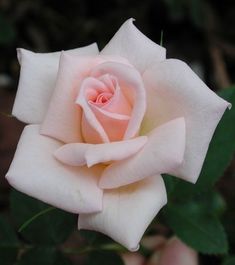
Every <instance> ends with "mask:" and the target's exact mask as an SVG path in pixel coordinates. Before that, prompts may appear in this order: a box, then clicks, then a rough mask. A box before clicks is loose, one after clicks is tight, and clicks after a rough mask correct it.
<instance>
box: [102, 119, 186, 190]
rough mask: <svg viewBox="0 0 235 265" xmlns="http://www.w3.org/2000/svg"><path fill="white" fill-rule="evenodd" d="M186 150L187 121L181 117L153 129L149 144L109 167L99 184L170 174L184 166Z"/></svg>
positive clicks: (119, 183) (120, 183)
mask: <svg viewBox="0 0 235 265" xmlns="http://www.w3.org/2000/svg"><path fill="white" fill-rule="evenodd" d="M184 149H185V121H184V118H178V119H175V120H172V121H170V122H168V123H166V124H163V125H162V126H159V127H157V128H156V129H154V130H153V131H151V133H149V135H148V141H147V143H146V144H145V145H144V147H143V148H142V149H141V150H140V151H139V152H138V153H137V154H136V155H134V156H132V157H130V158H128V159H125V160H123V161H118V162H114V163H112V164H111V165H109V166H108V167H106V169H105V170H104V171H103V173H102V175H101V178H100V181H99V186H100V187H101V188H102V189H113V188H117V187H120V186H123V185H127V184H130V183H133V182H136V181H139V180H141V179H143V178H146V177H149V176H152V175H155V174H161V173H168V172H169V171H172V170H173V169H175V168H177V167H178V166H179V165H181V163H182V161H183V157H184Z"/></svg>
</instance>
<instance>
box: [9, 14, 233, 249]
mask: <svg viewBox="0 0 235 265" xmlns="http://www.w3.org/2000/svg"><path fill="white" fill-rule="evenodd" d="M165 53H166V51H165V49H164V48H163V47H161V46H159V45H157V44H155V43H154V42H152V41H151V40H150V39H148V38H147V37H146V36H144V35H143V34H142V33H141V32H140V31H139V30H138V29H137V28H136V27H135V26H134V25H133V20H132V19H129V20H127V21H126V22H125V23H124V24H123V25H122V26H121V28H120V29H119V30H118V32H117V33H116V34H115V35H114V37H113V38H112V39H111V41H110V42H109V43H108V44H107V45H106V47H105V48H104V49H103V50H102V51H101V52H99V51H98V48H97V46H96V44H92V45H90V46H87V47H84V48H80V49H74V50H70V51H65V52H56V53H49V54H39V53H33V52H30V51H27V50H24V49H19V50H18V58H19V62H20V64H21V72H20V81H19V88H18V92H17V95H16V99H15V103H14V107H13V115H14V116H16V117H17V118H18V119H19V120H21V121H23V122H25V123H29V124H31V125H28V126H26V127H25V129H24V131H23V133H22V136H21V139H20V141H19V144H18V147H17V150H16V154H15V157H14V160H13V162H12V164H11V167H10V169H9V172H8V173H7V176H6V177H7V179H8V181H9V182H10V184H11V185H12V186H13V187H15V188H16V189H18V190H20V191H21V192H24V193H26V194H28V195H30V196H33V197H35V198H37V199H40V200H42V201H44V202H47V203H49V204H51V205H54V206H56V207H59V208H62V209H64V210H66V211H69V212H73V213H78V214H79V221H78V228H79V229H91V230H97V231H100V232H102V233H105V234H107V235H109V236H110V237H112V238H113V239H114V240H116V241H117V242H119V243H120V244H123V245H124V246H125V247H127V248H128V249H129V250H131V251H134V250H137V249H138V245H139V241H140V239H141V237H142V235H143V233H144V231H145V229H146V228H147V226H148V225H149V224H150V222H151V221H152V219H153V218H154V217H155V215H156V214H157V213H158V212H159V210H160V209H161V208H162V206H163V205H165V203H166V200H167V199H166V190H165V185H164V182H163V179H162V177H161V174H162V173H169V174H173V175H175V176H178V177H180V178H183V179H185V180H188V181H190V182H193V183H195V182H196V180H197V178H198V176H199V173H200V171H201V168H202V164H203V161H204V158H205V155H206V152H207V149H208V145H209V142H210V140H211V137H212V135H213V132H214V130H215V128H216V126H217V123H218V122H219V120H220V118H221V117H222V115H223V113H224V111H225V109H226V108H227V107H228V106H229V103H228V102H226V101H224V100H223V99H221V98H220V97H218V96H217V95H216V94H215V93H214V92H212V91H211V90H210V89H209V88H208V87H207V86H206V85H205V84H204V83H203V82H202V81H201V80H200V79H199V78H198V77H197V76H196V75H195V73H194V72H193V71H192V70H191V69H190V68H189V67H188V66H187V65H186V64H185V63H183V62H182V61H179V60H175V59H166V57H165Z"/></svg>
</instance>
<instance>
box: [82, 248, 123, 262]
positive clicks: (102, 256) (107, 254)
mask: <svg viewBox="0 0 235 265" xmlns="http://www.w3.org/2000/svg"><path fill="white" fill-rule="evenodd" d="M110 263H111V264H112V265H124V262H123V260H122V259H121V257H120V255H118V254H117V253H116V252H113V251H93V252H91V254H90V255H89V257H88V259H87V261H86V263H85V265H105V264H110Z"/></svg>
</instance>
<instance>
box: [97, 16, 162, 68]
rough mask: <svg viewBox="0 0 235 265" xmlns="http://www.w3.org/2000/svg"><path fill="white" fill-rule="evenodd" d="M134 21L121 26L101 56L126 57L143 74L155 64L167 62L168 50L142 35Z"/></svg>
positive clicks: (130, 20)
mask: <svg viewBox="0 0 235 265" xmlns="http://www.w3.org/2000/svg"><path fill="white" fill-rule="evenodd" d="M133 21H134V19H132V18H131V19H128V20H127V21H126V22H125V23H124V24H123V25H122V26H121V28H120V29H119V30H118V31H117V33H116V34H115V35H114V37H113V38H112V39H111V40H110V42H109V43H108V44H107V45H106V46H105V47H104V49H103V50H102V51H101V54H104V55H119V56H122V57H125V58H127V59H128V60H129V62H130V63H132V64H133V65H134V66H135V67H136V68H137V69H138V70H139V71H140V72H143V71H145V70H146V69H147V68H148V67H149V66H150V65H152V64H153V63H154V62H159V61H163V60H165V58H166V50H165V48H163V47H161V46H159V45H158V44H156V43H154V42H153V41H151V40H150V39H149V38H147V37H146V36H145V35H144V34H143V33H141V32H140V31H139V30H138V29H137V28H136V27H135V26H134V25H133Z"/></svg>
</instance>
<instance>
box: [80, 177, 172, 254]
mask: <svg viewBox="0 0 235 265" xmlns="http://www.w3.org/2000/svg"><path fill="white" fill-rule="evenodd" d="M166 201H167V198H166V190H165V185H164V182H163V179H162V177H161V176H160V175H155V176H152V177H149V178H146V179H144V180H142V181H139V182H136V183H134V184H131V185H127V186H125V187H121V188H119V189H113V190H106V191H104V198H103V210H102V212H100V213H95V214H81V215H80V216H79V219H78V228H79V229H88V230H95V231H99V232H101V233H104V234H106V235H108V236H110V237H111V238H112V239H113V240H115V241H117V242H118V243H120V244H122V245H123V246H125V247H126V248H127V249H129V250H130V251H136V250H137V249H138V247H139V241H140V239H141V237H142V235H143V234H144V232H145V230H146V228H147V227H148V225H149V224H150V223H151V221H152V220H153V218H154V217H155V215H156V214H157V213H158V212H159V210H160V209H161V208H162V207H163V206H164V205H165V203H166Z"/></svg>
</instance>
